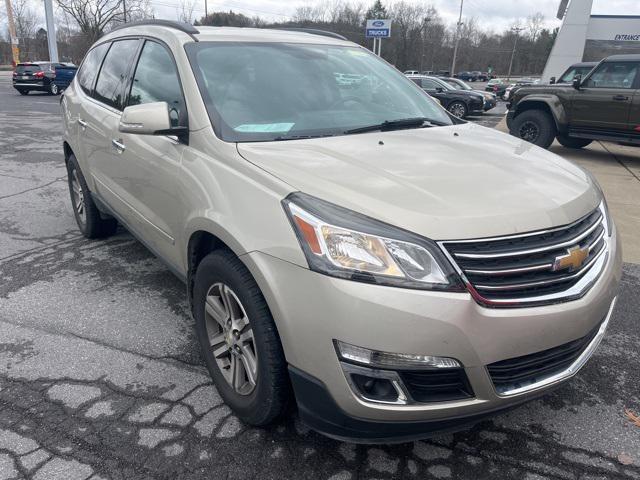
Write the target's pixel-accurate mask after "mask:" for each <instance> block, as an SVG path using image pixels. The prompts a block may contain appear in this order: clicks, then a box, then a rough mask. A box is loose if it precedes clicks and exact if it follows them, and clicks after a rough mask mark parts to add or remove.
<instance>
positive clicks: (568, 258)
mask: <svg viewBox="0 0 640 480" xmlns="http://www.w3.org/2000/svg"><path fill="white" fill-rule="evenodd" d="M588 256H589V248H588V247H586V248H580V247H579V246H577V245H576V246H575V247H571V248H568V249H567V253H565V254H564V255H558V256H557V257H556V258H555V260H554V261H553V267H552V268H551V270H553V271H554V272H555V271H558V270H569V271H573V270H578V269H579V268H580V267H581V266H582V265H583V264H584V261H585V260H586V259H587V257H588Z"/></svg>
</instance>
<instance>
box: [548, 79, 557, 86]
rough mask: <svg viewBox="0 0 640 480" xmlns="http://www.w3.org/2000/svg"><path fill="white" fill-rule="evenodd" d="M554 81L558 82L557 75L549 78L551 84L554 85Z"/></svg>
mask: <svg viewBox="0 0 640 480" xmlns="http://www.w3.org/2000/svg"><path fill="white" fill-rule="evenodd" d="M554 83H556V77H551V78H550V79H549V84H550V85H553V84H554Z"/></svg>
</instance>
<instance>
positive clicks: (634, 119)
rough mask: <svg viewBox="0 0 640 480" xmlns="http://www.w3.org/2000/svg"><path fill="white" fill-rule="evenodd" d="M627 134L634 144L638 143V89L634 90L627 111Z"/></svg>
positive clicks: (639, 112) (639, 95)
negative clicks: (629, 108) (629, 107)
mask: <svg viewBox="0 0 640 480" xmlns="http://www.w3.org/2000/svg"><path fill="white" fill-rule="evenodd" d="M629 132H630V136H631V138H633V139H634V141H635V142H638V143H640V89H636V90H635V92H634V94H633V100H632V102H631V110H630V111H629Z"/></svg>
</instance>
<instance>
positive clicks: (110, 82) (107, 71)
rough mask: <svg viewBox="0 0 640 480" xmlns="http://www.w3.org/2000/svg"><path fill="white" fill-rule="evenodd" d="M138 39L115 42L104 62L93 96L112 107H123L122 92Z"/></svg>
mask: <svg viewBox="0 0 640 480" xmlns="http://www.w3.org/2000/svg"><path fill="white" fill-rule="evenodd" d="M137 46H138V40H120V41H117V42H113V43H112V44H111V48H110V49H109V52H108V53H107V56H106V57H105V59H104V62H103V63H102V68H101V69H100V74H99V75H98V80H97V82H96V88H95V91H94V94H93V96H94V97H95V98H96V100H100V101H101V102H103V103H105V104H107V105H109V106H110V107H113V108H117V109H118V110H120V109H121V108H122V94H123V92H124V88H123V87H124V84H125V83H126V81H127V74H128V73H129V67H130V66H131V63H132V62H133V59H134V57H135V55H136V50H137Z"/></svg>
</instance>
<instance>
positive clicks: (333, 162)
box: [238, 123, 600, 240]
mask: <svg viewBox="0 0 640 480" xmlns="http://www.w3.org/2000/svg"><path fill="white" fill-rule="evenodd" d="M238 152H239V153H240V155H242V156H243V157H244V158H245V159H247V160H248V161H250V162H252V163H253V164H255V165H257V166H259V167H260V168H262V169H264V170H266V171H267V172H269V173H271V174H273V175H274V176H276V177H278V178H280V179H281V180H282V181H284V182H286V183H288V184H289V185H290V186H291V187H292V188H293V189H294V190H298V191H301V192H304V193H307V194H310V195H314V196H316V197H319V198H322V199H324V200H326V201H329V202H333V203H335V204H337V205H341V206H343V207H346V208H349V209H351V210H354V211H357V212H360V213H363V214H365V215H368V216H370V217H373V218H376V219H378V220H382V221H384V222H387V223H389V224H392V225H396V226H398V227H401V228H404V229H406V230H410V231H412V232H415V233H418V234H420V235H423V236H426V237H429V238H431V239H434V240H451V239H465V238H479V237H489V236H497V235H508V234H513V233H520V232H527V231H532V230H537V229H543V228H549V227H553V226H558V225H564V224H567V223H570V222H572V221H574V220H576V219H578V218H579V217H581V216H583V215H585V214H587V213H588V212H590V211H591V210H593V209H594V208H596V206H597V205H598V203H599V201H600V193H599V189H598V188H597V187H596V186H595V185H594V184H593V181H592V179H591V177H590V175H588V174H587V173H586V172H585V171H584V170H582V169H581V168H580V167H578V166H576V165H574V164H573V163H570V162H568V161H566V160H563V159H562V158H560V157H558V156H557V155H555V154H552V153H550V152H548V151H546V150H543V149H541V148H539V147H536V146H535V145H533V144H531V143H528V142H525V141H523V140H520V139H517V138H515V137H512V136H509V135H506V134H503V133H500V132H498V131H496V130H493V129H489V128H485V127H481V126H479V125H475V124H471V123H466V124H461V125H453V126H448V127H432V128H423V129H411V130H399V131H392V132H374V133H365V134H357V135H344V136H338V137H329V138H317V139H308V140H291V141H281V142H261V143H239V144H238Z"/></svg>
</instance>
